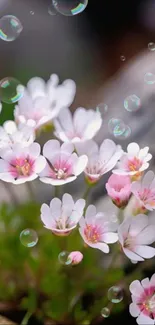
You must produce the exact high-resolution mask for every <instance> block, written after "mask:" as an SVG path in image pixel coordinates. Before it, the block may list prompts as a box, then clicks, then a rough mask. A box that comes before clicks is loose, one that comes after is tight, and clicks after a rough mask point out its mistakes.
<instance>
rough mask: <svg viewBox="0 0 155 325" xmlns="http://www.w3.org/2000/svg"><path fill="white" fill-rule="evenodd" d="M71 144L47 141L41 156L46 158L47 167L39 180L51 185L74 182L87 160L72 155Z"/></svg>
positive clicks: (72, 148) (83, 157)
mask: <svg viewBox="0 0 155 325" xmlns="http://www.w3.org/2000/svg"><path fill="white" fill-rule="evenodd" d="M73 151H74V146H73V144H72V143H63V144H62V145H61V146H60V142H59V141H58V140H49V141H47V142H46V143H45V145H44V147H43V155H44V156H45V157H46V158H47V165H46V167H45V169H44V170H43V171H42V172H41V173H40V180H41V181H42V182H43V183H47V184H51V185H62V184H65V183H69V182H72V181H74V180H75V179H76V178H77V176H78V175H80V174H81V173H82V172H83V171H84V169H85V168H86V165H87V161H88V158H87V156H85V155H83V156H81V157H78V156H77V154H76V153H73Z"/></svg>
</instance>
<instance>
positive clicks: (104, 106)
mask: <svg viewBox="0 0 155 325" xmlns="http://www.w3.org/2000/svg"><path fill="white" fill-rule="evenodd" d="M96 109H97V110H99V112H100V113H101V114H106V113H107V111H108V105H107V104H105V103H100V104H98V105H97V106H96Z"/></svg>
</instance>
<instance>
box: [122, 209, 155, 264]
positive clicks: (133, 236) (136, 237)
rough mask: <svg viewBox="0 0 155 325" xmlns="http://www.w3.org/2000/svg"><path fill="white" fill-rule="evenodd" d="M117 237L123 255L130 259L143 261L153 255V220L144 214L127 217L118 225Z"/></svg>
mask: <svg viewBox="0 0 155 325" xmlns="http://www.w3.org/2000/svg"><path fill="white" fill-rule="evenodd" d="M118 239H119V242H120V244H121V246H122V249H123V252H124V253H125V255H126V256H127V257H128V258H129V259H130V260H132V261H136V262H138V261H144V259H145V258H146V259H148V258H151V257H153V256H155V248H153V247H150V246H149V245H150V244H152V243H153V242H154V241H155V222H154V221H153V218H150V217H148V216H147V215H144V214H138V215H136V216H135V217H129V218H127V219H126V220H125V221H124V222H123V223H122V224H121V225H120V226H119V227H118Z"/></svg>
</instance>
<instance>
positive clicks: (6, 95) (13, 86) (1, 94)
mask: <svg viewBox="0 0 155 325" xmlns="http://www.w3.org/2000/svg"><path fill="white" fill-rule="evenodd" d="M23 93H24V86H22V85H21V83H20V81H18V80H17V79H15V78H12V77H6V78H4V79H2V80H0V100H1V101H2V102H4V103H7V104H12V103H16V102H18V100H19V99H20V98H21V97H22V96H23Z"/></svg>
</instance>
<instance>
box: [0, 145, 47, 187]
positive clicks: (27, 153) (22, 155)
mask: <svg viewBox="0 0 155 325" xmlns="http://www.w3.org/2000/svg"><path fill="white" fill-rule="evenodd" d="M1 157H2V159H0V179H1V180H3V181H5V182H9V183H13V184H22V183H25V182H27V181H32V180H34V179H36V178H37V177H38V174H39V173H40V172H41V171H42V170H43V168H44V167H45V165H46V159H45V158H44V157H43V156H41V155H40V145H39V144H38V143H36V142H34V143H32V144H31V145H30V146H29V147H24V148H23V147H21V146H20V145H19V144H15V145H13V146H12V148H10V149H4V150H2V151H1Z"/></svg>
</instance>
